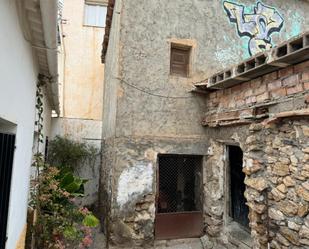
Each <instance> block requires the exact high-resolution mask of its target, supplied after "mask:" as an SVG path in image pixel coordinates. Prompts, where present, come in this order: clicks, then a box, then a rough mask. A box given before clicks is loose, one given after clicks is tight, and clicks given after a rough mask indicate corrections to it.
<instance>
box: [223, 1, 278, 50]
mask: <svg viewBox="0 0 309 249" xmlns="http://www.w3.org/2000/svg"><path fill="white" fill-rule="evenodd" d="M223 6H224V10H225V11H226V13H227V15H228V17H229V20H230V22H231V23H236V25H237V31H238V34H239V36H240V37H243V36H247V37H249V38H250V40H249V44H248V50H249V54H250V55H254V54H256V53H258V52H262V51H265V50H268V49H270V48H271V47H272V39H271V35H272V34H273V33H274V32H280V30H281V29H282V27H283V23H284V20H283V18H282V16H281V15H280V14H279V12H278V11H277V10H276V9H275V8H273V7H269V6H267V5H265V4H263V3H262V2H258V3H257V4H256V6H255V7H254V11H253V13H245V6H244V5H241V4H237V3H234V2H230V1H224V3H223Z"/></svg>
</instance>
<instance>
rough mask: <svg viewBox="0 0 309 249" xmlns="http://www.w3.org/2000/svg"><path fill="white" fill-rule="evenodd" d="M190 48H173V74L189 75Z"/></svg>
mask: <svg viewBox="0 0 309 249" xmlns="http://www.w3.org/2000/svg"><path fill="white" fill-rule="evenodd" d="M189 60H190V48H177V47H172V48H171V74H174V75H181V76H184V77H188V74H189Z"/></svg>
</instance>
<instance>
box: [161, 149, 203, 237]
mask: <svg viewBox="0 0 309 249" xmlns="http://www.w3.org/2000/svg"><path fill="white" fill-rule="evenodd" d="M202 158H203V157H202V156H193V155H170V154H168V155H166V154H164V155H159V158H158V161H159V165H158V171H157V198H156V202H157V203H156V207H157V208H156V220H155V237H156V239H157V240H161V239H178V238H193V237H200V236H201V235H202V234H203V213H202V206H203V205H202V203H203V198H202V196H203V191H202V170H201V169H202Z"/></svg>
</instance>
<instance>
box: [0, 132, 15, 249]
mask: <svg viewBox="0 0 309 249" xmlns="http://www.w3.org/2000/svg"><path fill="white" fill-rule="evenodd" d="M14 148H15V135H12V134H5V133H0V248H1V249H3V248H5V242H6V227H7V218H8V208H9V197H10V189H11V177H12V166H13V156H14Z"/></svg>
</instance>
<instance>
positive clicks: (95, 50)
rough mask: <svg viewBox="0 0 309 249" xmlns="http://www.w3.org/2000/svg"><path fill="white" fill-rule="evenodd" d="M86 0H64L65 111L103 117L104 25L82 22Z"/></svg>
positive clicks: (73, 115)
mask: <svg viewBox="0 0 309 249" xmlns="http://www.w3.org/2000/svg"><path fill="white" fill-rule="evenodd" d="M84 3H85V1H83V0H78V1H76V0H65V1H64V9H63V19H64V20H65V21H63V24H62V28H63V35H64V38H63V42H64V50H65V58H64V60H65V61H64V67H65V69H64V74H65V75H64V82H63V110H62V111H63V112H62V116H64V117H67V118H81V119H94V120H101V118H102V96H103V78H104V65H103V64H102V63H101V59H100V58H101V46H102V42H103V36H104V28H97V27H90V26H83V21H84Z"/></svg>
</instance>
